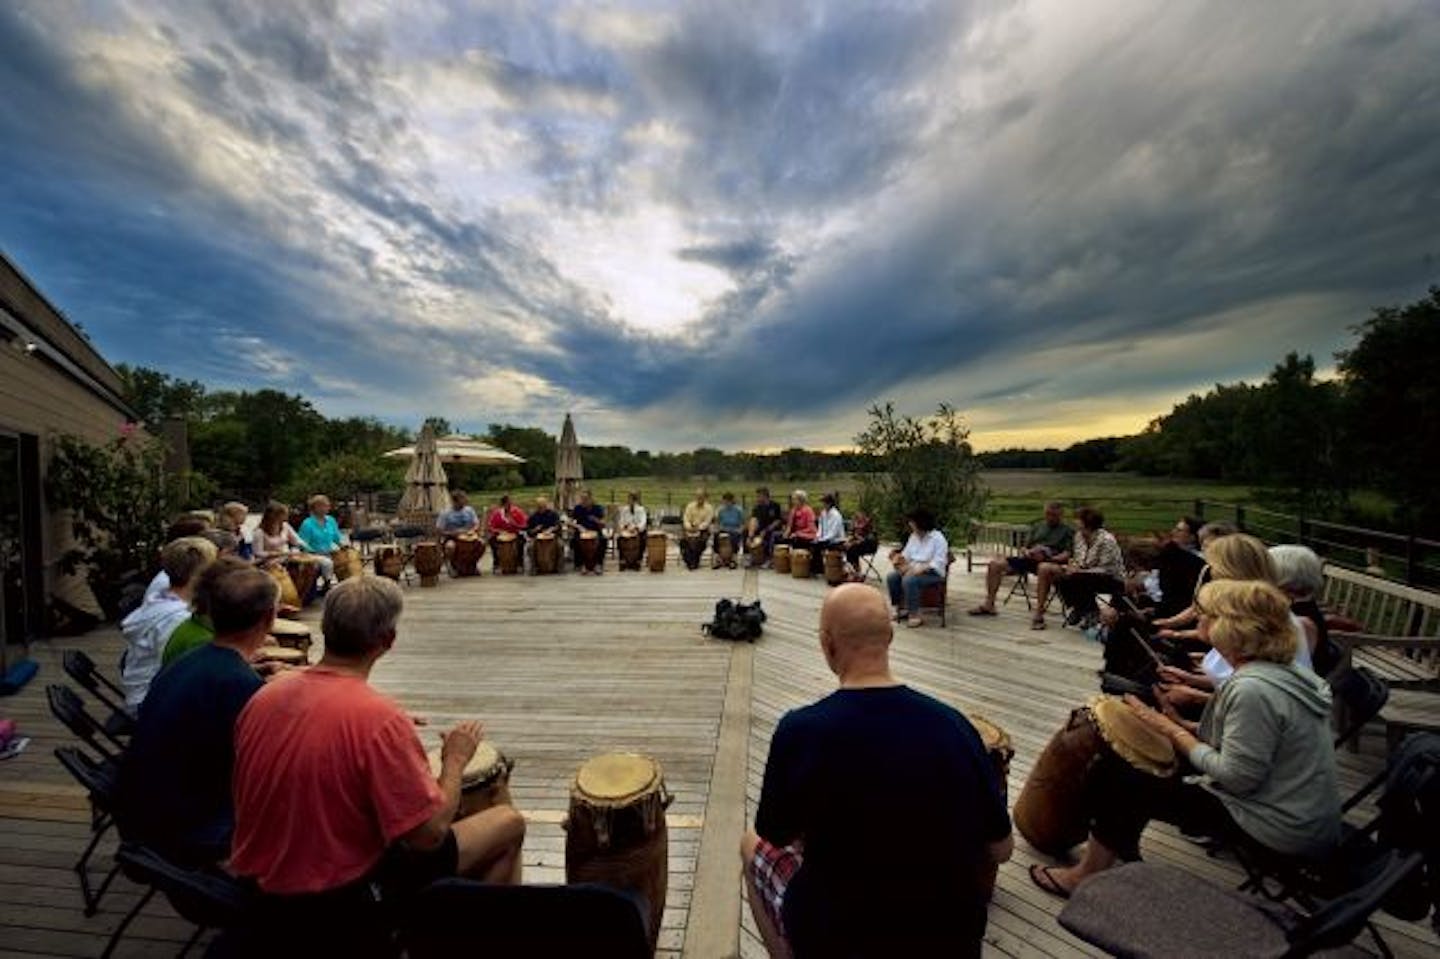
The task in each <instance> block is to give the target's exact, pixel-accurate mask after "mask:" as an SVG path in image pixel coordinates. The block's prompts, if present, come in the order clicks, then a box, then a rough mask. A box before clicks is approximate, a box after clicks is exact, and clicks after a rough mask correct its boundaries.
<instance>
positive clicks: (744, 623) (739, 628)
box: [700, 599, 765, 643]
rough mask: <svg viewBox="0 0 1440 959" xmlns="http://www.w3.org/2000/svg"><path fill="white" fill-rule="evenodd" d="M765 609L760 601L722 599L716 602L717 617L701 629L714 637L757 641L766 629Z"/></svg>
mask: <svg viewBox="0 0 1440 959" xmlns="http://www.w3.org/2000/svg"><path fill="white" fill-rule="evenodd" d="M764 623H765V610H763V609H761V608H760V601H759V600H758V599H757V600H756V601H755V602H753V603H749V604H746V603H735V602H731V601H730V600H728V599H722V600H720V602H718V603H716V604H715V618H714V619H712V620H711V621H710V622H708V623H706V624H704V625H703V626H701V627H700V631H701V632H702V633H704V634H705V635H707V636H710V637H712V638H714V639H733V640H742V639H743V640H748V641H749V642H752V643H753V642H755V640H757V639H759V638H760V634H761V633H763V632H764V631H765V627H764Z"/></svg>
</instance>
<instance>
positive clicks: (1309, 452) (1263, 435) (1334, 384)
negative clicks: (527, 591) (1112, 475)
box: [979, 287, 1440, 536]
mask: <svg viewBox="0 0 1440 959" xmlns="http://www.w3.org/2000/svg"><path fill="white" fill-rule="evenodd" d="M1352 332H1353V334H1354V336H1355V342H1354V344H1353V345H1352V346H1350V347H1349V348H1348V349H1345V350H1342V351H1340V352H1339V353H1337V354H1336V355H1335V360H1336V369H1337V375H1336V376H1335V377H1334V378H1333V379H1324V378H1320V377H1317V375H1316V364H1315V360H1314V358H1313V357H1312V356H1309V355H1303V356H1302V355H1301V354H1299V353H1290V354H1288V355H1287V356H1285V357H1284V359H1282V360H1281V361H1280V362H1279V363H1277V364H1276V365H1275V367H1274V368H1273V369H1272V370H1271V371H1270V374H1269V375H1268V376H1267V377H1266V378H1265V379H1264V380H1263V381H1262V382H1260V383H1244V382H1241V383H1217V384H1216V385H1215V386H1214V387H1213V388H1212V389H1210V390H1209V391H1207V392H1205V393H1201V394H1194V395H1191V396H1189V397H1188V398H1186V399H1185V400H1184V401H1182V402H1181V403H1179V404H1177V405H1176V406H1175V407H1174V408H1173V409H1171V410H1170V412H1168V413H1166V414H1164V415H1163V416H1159V417H1156V418H1155V419H1154V420H1152V421H1151V422H1150V423H1149V425H1148V426H1146V428H1145V429H1144V430H1143V431H1142V432H1141V433H1139V434H1137V435H1135V436H1117V437H1104V438H1099V439H1092V440H1086V441H1085V442H1083V443H1076V444H1075V445H1073V446H1071V447H1069V448H1067V449H1064V450H1058V449H1052V450H999V451H996V452H992V453H981V454H979V459H980V461H981V462H982V463H984V464H985V465H987V466H991V467H997V468H1049V469H1056V470H1066V471H1078V472H1091V471H1098V470H1119V471H1131V472H1137V473H1141V474H1143V475H1148V476H1176V477H1187V478H1199V479H1217V480H1226V481H1230V482H1237V483H1249V484H1252V485H1254V486H1258V487H1261V488H1262V495H1263V496H1264V497H1265V498H1267V499H1268V500H1270V501H1271V502H1273V503H1274V504H1275V505H1277V506H1280V507H1283V508H1286V509H1291V510H1298V511H1300V512H1302V513H1303V514H1307V515H1311V516H1329V517H1337V518H1346V517H1347V516H1352V517H1353V516H1357V515H1358V514H1357V512H1356V507H1355V506H1354V504H1353V503H1352V494H1354V493H1356V492H1357V491H1360V490H1374V491H1377V492H1380V493H1382V494H1384V495H1385V496H1386V497H1388V498H1389V500H1390V501H1391V503H1393V509H1392V510H1391V511H1390V515H1389V516H1388V517H1387V516H1377V515H1376V514H1375V513H1374V512H1373V510H1370V511H1367V512H1366V513H1365V514H1364V515H1363V517H1360V518H1362V519H1363V520H1364V521H1370V522H1373V521H1387V520H1388V523H1389V524H1391V525H1394V526H1395V527H1397V528H1399V529H1401V530H1414V531H1416V532H1419V533H1421V534H1422V535H1430V536H1435V535H1440V497H1437V496H1435V495H1434V493H1433V490H1432V484H1433V483H1434V481H1435V478H1436V477H1437V475H1440V380H1437V378H1436V359H1437V357H1440V287H1432V288H1431V289H1430V291H1429V295H1428V296H1426V297H1425V298H1423V299H1421V300H1418V301H1416V302H1414V303H1410V304H1407V305H1404V306H1387V307H1381V308H1379V309H1376V310H1374V311H1373V312H1372V314H1371V316H1370V317H1369V318H1368V319H1366V320H1365V321H1364V322H1362V323H1360V324H1358V325H1356V326H1354V327H1352Z"/></svg>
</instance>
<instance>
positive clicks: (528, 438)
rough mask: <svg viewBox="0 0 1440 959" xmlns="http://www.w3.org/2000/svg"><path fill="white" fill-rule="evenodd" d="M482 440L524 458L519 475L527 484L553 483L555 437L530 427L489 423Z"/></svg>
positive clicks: (541, 484)
mask: <svg viewBox="0 0 1440 959" xmlns="http://www.w3.org/2000/svg"><path fill="white" fill-rule="evenodd" d="M485 442H487V443H490V444H492V445H494V446H498V447H500V448H501V449H502V450H506V451H507V452H510V453H514V454H515V455H516V456H521V457H524V459H525V463H524V464H523V465H522V466H521V467H520V474H521V475H522V476H524V477H525V485H526V486H545V485H548V484H550V483H553V482H555V446H556V439H555V437H553V436H551V435H550V434H549V433H547V432H545V431H544V430H542V429H538V428H536V427H533V426H511V425H510V424H508V423H505V424H499V423H491V424H490V429H489V431H488V432H487V433H486V434H485Z"/></svg>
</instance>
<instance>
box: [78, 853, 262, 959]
mask: <svg viewBox="0 0 1440 959" xmlns="http://www.w3.org/2000/svg"><path fill="white" fill-rule="evenodd" d="M115 859H116V864H117V866H118V868H120V869H122V870H123V871H124V872H125V875H126V877H128V878H129V879H131V880H133V881H135V882H136V883H138V884H140V885H142V886H145V887H147V888H146V890H145V894H144V895H143V896H141V897H140V899H139V900H138V901H137V902H136V903H135V905H134V906H133V907H132V908H131V909H130V911H129V912H127V913H126V914H125V918H123V919H122V920H120V924H119V925H118V926H116V927H115V931H114V932H113V933H112V934H111V935H110V941H109V942H108V943H106V945H105V951H104V952H103V953H101V959H109V957H110V956H111V955H112V954H113V953H114V952H115V947H116V946H117V945H119V943H120V939H121V938H122V937H123V936H124V935H125V930H126V929H128V928H130V923H131V922H133V921H134V920H135V917H136V916H138V915H140V911H141V910H142V909H144V908H145V906H146V904H147V903H149V902H150V900H151V899H152V898H154V896H155V893H157V892H162V893H164V894H165V898H166V899H168V900H170V905H172V906H174V907H175V911H176V912H178V913H179V914H180V915H181V916H182V917H183V918H184V919H186V920H188V921H190V922H193V923H194V924H195V932H194V934H192V935H191V936H190V938H189V939H188V940H186V942H185V945H184V946H183V947H181V949H180V952H179V957H180V959H184V957H185V955H186V954H187V953H189V951H190V949H191V947H192V946H194V945H195V943H196V942H198V941H199V940H200V937H201V936H202V935H204V934H205V931H206V930H208V929H224V928H229V927H232V926H235V925H238V924H240V923H241V922H242V921H244V919H245V917H246V915H247V913H248V910H249V908H250V905H251V902H252V899H253V896H252V894H251V893H250V890H249V889H248V887H246V886H244V885H242V884H241V883H240V881H239V880H237V879H235V878H234V877H233V876H228V875H226V874H225V873H222V872H220V871H218V870H213V869H188V868H186V867H183V866H179V865H177V864H175V863H173V862H171V861H169V860H168V859H166V858H165V857H164V856H162V855H160V854H159V853H158V852H156V851H155V850H153V849H151V848H149V847H148V846H144V845H141V844H140V843H133V842H127V843H122V844H121V846H120V849H119V850H118V851H117V852H116V853H115Z"/></svg>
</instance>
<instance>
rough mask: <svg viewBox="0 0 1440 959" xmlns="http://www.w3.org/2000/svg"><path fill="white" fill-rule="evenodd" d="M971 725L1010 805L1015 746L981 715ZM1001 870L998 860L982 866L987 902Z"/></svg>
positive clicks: (1003, 795)
mask: <svg viewBox="0 0 1440 959" xmlns="http://www.w3.org/2000/svg"><path fill="white" fill-rule="evenodd" d="M970 725H972V726H974V727H975V731H976V732H977V733H979V734H980V741H981V742H982V743H984V744H985V753H986V755H988V756H989V757H990V764H991V765H992V766H994V767H995V778H996V782H997V784H998V785H999V787H1000V798H1001V799H1002V800H1005V801H1006V805H1009V795H1010V760H1011V759H1014V758H1015V748H1014V747H1013V746H1011V745H1010V737H1009V736H1008V735H1007V734H1006V733H1005V730H1003V729H1001V728H1000V727H999V726H997V725H995V724H994V723H992V722H990V721H989V720H988V719H984V718H982V717H980V716H971V717H970ZM999 871H1000V864H999V863H996V862H991V863H986V864H985V865H983V866H982V867H981V868H980V887H981V888H982V889H984V890H985V899H986V901H987V902H988V901H989V900H990V898H991V897H992V896H994V895H995V877H996V875H997V874H998V873H999Z"/></svg>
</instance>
